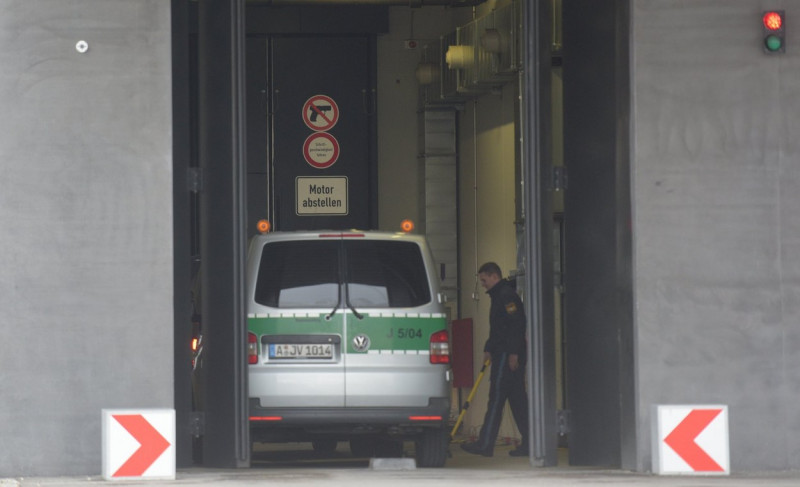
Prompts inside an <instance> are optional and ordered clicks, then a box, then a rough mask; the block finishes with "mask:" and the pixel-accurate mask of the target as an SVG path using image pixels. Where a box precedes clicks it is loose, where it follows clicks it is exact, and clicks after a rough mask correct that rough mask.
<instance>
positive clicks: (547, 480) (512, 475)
mask: <svg viewBox="0 0 800 487" xmlns="http://www.w3.org/2000/svg"><path fill="white" fill-rule="evenodd" d="M407 445H408V444H407ZM408 448H409V447H408V446H407V453H413V452H410V451H408ZM512 448H513V447H512V446H510V445H509V446H505V445H503V446H498V447H497V448H496V450H495V456H494V457H491V458H486V457H481V456H475V455H470V454H467V453H465V452H463V451H462V450H461V449H460V448H459V447H458V445H457V444H454V445H452V448H451V452H452V457H451V458H450V459H449V460H448V462H447V466H446V467H445V468H441V469H422V468H420V469H410V470H409V469H404V467H407V463H403V462H396V464H394V465H392V464H391V462H389V463H390V465H388V466H386V467H385V468H380V467H379V466H375V465H374V464H373V465H370V462H369V460H368V459H363V458H362V459H357V458H353V457H352V455H350V453H349V449H348V448H347V445H346V444H344V443H343V444H340V446H339V447H338V448H337V450H336V452H334V453H332V454H329V455H320V454H316V453H314V452H313V451H311V446H310V444H307V443H306V444H297V445H262V446H259V447H258V448H257V449H256V451H255V452H254V454H253V461H252V467H251V468H249V469H231V470H227V469H209V468H188V469H179V470H178V472H177V475H176V479H175V480H136V481H132V480H120V481H106V480H104V479H103V478H102V477H101V476H99V475H97V476H86V477H48V478H9V479H0V487H33V486H40V487H56V486H58V487H61V486H63V487H78V486H84V485H97V484H105V485H120V486H129V485H130V486H133V485H136V486H152V487H156V486H157V487H161V486H181V487H184V486H197V487H201V486H212V485H213V486H215V487H250V486H268V485H281V486H292V487H294V486H297V487H302V486H354V485H370V486H376V487H388V486H401V485H402V486H404V487H408V486H409V485H413V486H451V485H452V486H462V485H463V486H466V485H498V484H505V483H507V484H510V485H515V486H517V485H531V486H556V487H560V486H574V487H578V486H580V487H583V486H615V485H621V486H627V487H638V486H677V487H715V486H737V487H738V486H742V487H743V486H761V485H774V486H800V472H772V473H758V474H753V473H748V474H736V473H734V474H732V475H730V476H656V475H650V474H643V473H634V472H627V471H622V470H615V469H596V468H577V467H569V466H566V465H561V466H558V467H547V468H537V467H532V466H531V465H530V464H529V461H528V459H527V458H514V457H510V456H509V455H508V451H510V450H511V449H512ZM562 453H563V452H562ZM562 461H563V456H562ZM99 463H100V462H99V460H98V468H99Z"/></svg>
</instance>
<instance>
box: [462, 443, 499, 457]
mask: <svg viewBox="0 0 800 487" xmlns="http://www.w3.org/2000/svg"><path fill="white" fill-rule="evenodd" d="M461 449H462V450H464V451H465V452H467V453H472V454H473V455H481V456H484V457H490V456H492V454H493V453H492V452H490V451H485V450H481V449H480V448H479V447H478V444H477V443H462V444H461Z"/></svg>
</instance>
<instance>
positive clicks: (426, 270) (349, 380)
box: [247, 231, 451, 467]
mask: <svg viewBox="0 0 800 487" xmlns="http://www.w3.org/2000/svg"><path fill="white" fill-rule="evenodd" d="M247 300H248V329H249V334H248V343H249V363H250V365H249V398H250V399H249V401H250V425H251V437H252V439H253V441H263V442H286V441H290V442H291V441H311V442H312V444H313V445H314V448H315V449H319V450H326V449H329V450H333V449H334V448H335V447H336V444H337V442H339V441H349V442H350V448H351V450H352V451H353V453H354V454H356V455H357V456H398V455H400V454H402V448H403V441H405V440H409V441H414V442H415V452H416V453H415V456H416V460H417V465H418V466H421V467H441V466H443V465H444V463H445V459H446V458H447V449H448V435H447V424H448V419H449V414H450V404H451V403H450V390H451V383H450V379H451V372H450V356H449V342H448V334H447V323H446V319H445V314H444V308H443V305H442V303H441V301H442V295H441V294H440V292H439V287H438V276H437V275H436V272H435V270H434V264H433V259H432V257H431V254H430V251H429V250H428V246H427V244H426V242H425V239H424V238H423V237H422V236H418V235H409V234H393V233H382V232H358V231H344V232H343V231H323V232H319V231H317V232H273V233H267V234H264V235H259V236H256V237H254V238H253V239H252V240H251V243H250V249H249V253H248V275H247Z"/></svg>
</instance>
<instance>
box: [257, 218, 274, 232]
mask: <svg viewBox="0 0 800 487" xmlns="http://www.w3.org/2000/svg"><path fill="white" fill-rule="evenodd" d="M256 228H257V229H258V231H259V232H261V233H269V231H270V230H271V229H272V224H270V222H269V220H259V221H258V223H257V224H256Z"/></svg>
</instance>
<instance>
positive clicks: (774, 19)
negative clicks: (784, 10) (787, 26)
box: [761, 11, 783, 30]
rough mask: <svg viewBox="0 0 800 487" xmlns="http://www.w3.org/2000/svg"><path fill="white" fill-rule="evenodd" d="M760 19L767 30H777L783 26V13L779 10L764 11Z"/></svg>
mask: <svg viewBox="0 0 800 487" xmlns="http://www.w3.org/2000/svg"><path fill="white" fill-rule="evenodd" d="M761 20H763V22H764V27H766V28H767V29H769V30H779V29H780V28H781V27H783V15H781V14H780V13H779V12H774V11H773V12H765V13H764V16H763V17H762V18H761Z"/></svg>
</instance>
